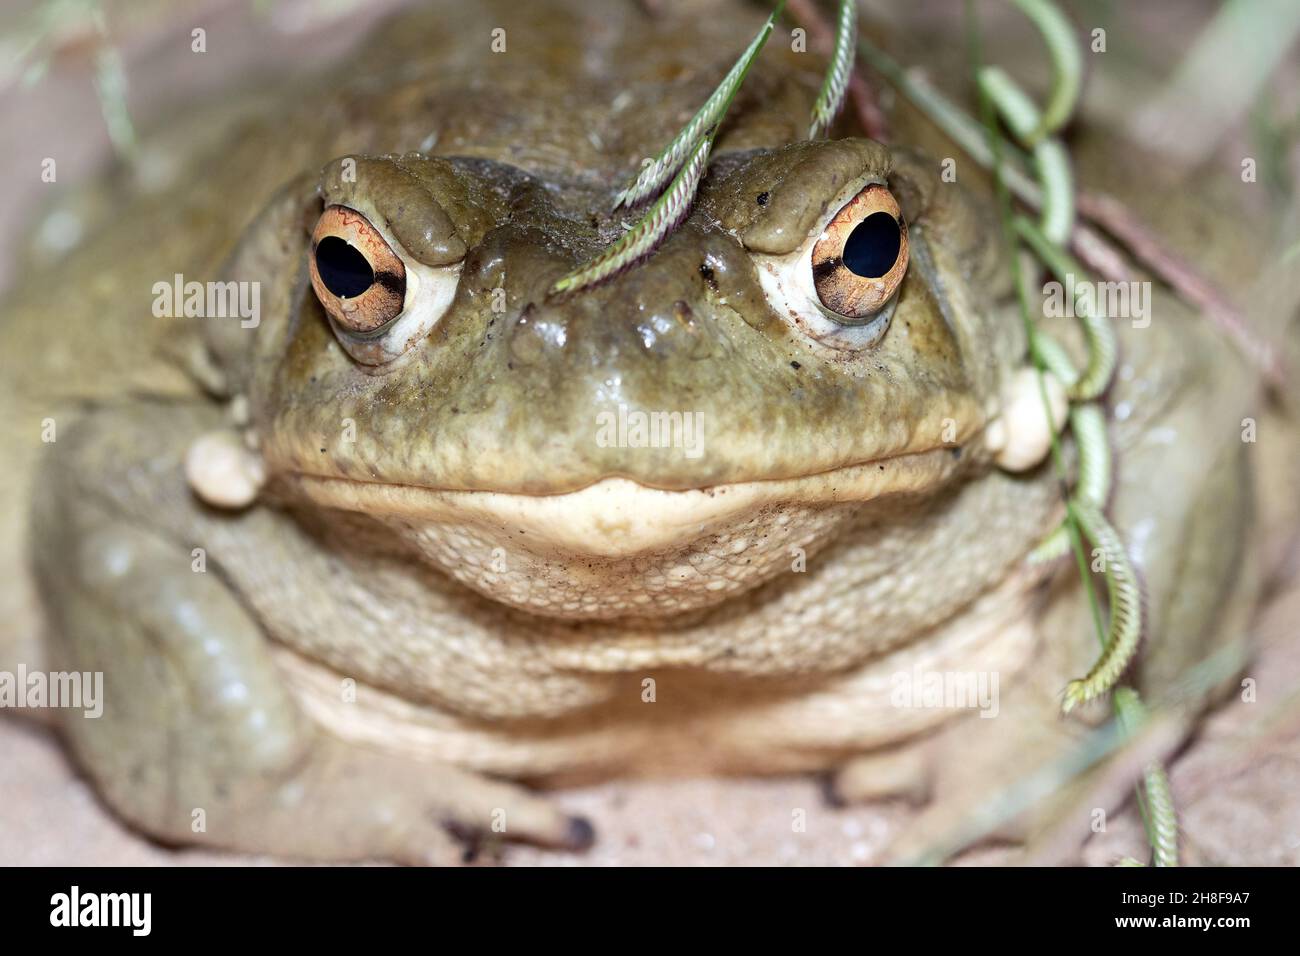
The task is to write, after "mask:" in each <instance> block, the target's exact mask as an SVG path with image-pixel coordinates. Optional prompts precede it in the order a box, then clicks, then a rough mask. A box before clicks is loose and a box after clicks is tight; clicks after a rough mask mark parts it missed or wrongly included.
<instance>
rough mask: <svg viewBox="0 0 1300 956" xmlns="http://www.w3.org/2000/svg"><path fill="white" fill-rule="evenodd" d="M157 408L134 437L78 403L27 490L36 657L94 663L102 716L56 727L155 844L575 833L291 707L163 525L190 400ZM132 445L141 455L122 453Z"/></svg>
mask: <svg viewBox="0 0 1300 956" xmlns="http://www.w3.org/2000/svg"><path fill="white" fill-rule="evenodd" d="M174 414H176V415H178V418H174V419H173V420H172V424H171V426H169V425H168V424H167V422H166V420H165V419H166V413H162V412H160V411H159V410H157V409H152V410H149V411H148V412H145V413H144V417H146V418H148V419H149V422H148V423H147V424H144V423H136V424H138V425H142V426H143V427H141V428H137V430H136V432H135V434H134V435H132V434H130V429H131V428H133V427H134V425H133V424H132V422H131V419H130V417H129V415H125V414H123V413H120V412H118V413H102V414H99V415H95V416H91V417H90V418H88V419H87V420H85V421H84V422H82V423H80V424H79V425H78V426H77V427H76V428H75V429H73V430H72V431H71V432H70V433H69V434H68V436H67V437H66V438H64V437H62V436H61V438H60V442H59V449H58V453H57V454H55V455H53V456H52V460H51V461H50V463H49V467H48V468H47V469H46V471H45V473H44V479H43V481H42V483H41V484H42V489H41V491H40V493H39V495H38V498H37V504H36V513H35V522H36V524H35V528H36V534H35V539H36V541H37V554H36V562H37V570H38V575H39V580H40V585H41V590H42V595H43V599H44V603H45V605H46V607H47V609H48V610H49V613H50V624H51V631H52V632H53V634H52V637H53V639H54V643H53V654H52V657H53V662H52V663H53V666H55V667H57V668H61V669H67V670H76V671H92V672H94V671H98V672H102V673H103V676H104V693H103V698H104V699H103V711H102V716H100V717H99V718H97V719H95V718H88V717H85V716H83V714H82V711H63V712H62V717H63V720H62V726H63V729H64V731H65V732H66V736H67V738H68V739H69V741H70V743H71V746H72V748H73V750H74V751H75V753H76V755H77V756H78V758H79V759H80V761H81V763H82V765H83V766H84V768H85V769H86V771H87V773H88V774H89V775H90V777H91V778H92V779H93V780H94V782H95V784H96V785H97V787H98V789H99V791H100V792H101V793H102V795H103V796H104V798H105V799H106V800H107V802H108V803H109V804H110V805H111V806H112V807H113V808H114V809H115V810H116V811H117V812H118V813H120V814H121V815H122V816H123V817H124V818H126V819H127V820H129V821H130V822H132V823H133V824H135V825H136V826H138V827H140V828H141V829H142V830H144V831H146V832H148V833H150V834H152V835H154V836H156V837H159V838H162V839H165V840H167V841H169V842H175V843H202V844H207V845H212V846H218V847H222V848H228V849H236V850H242V851H246V852H256V853H268V854H274V855H283V856H290V857H300V858H310V859H321V860H365V859H386V860H393V861H400V862H407V863H445V862H454V861H458V860H460V859H461V858H462V856H463V854H464V846H463V843H462V841H463V839H464V838H465V837H466V836H467V835H468V836H470V837H473V836H475V835H477V834H485V833H489V832H503V835H504V836H505V837H506V838H509V839H517V840H525V841H530V842H536V843H540V844H545V845H551V846H560V847H566V848H579V847H581V846H583V845H585V844H587V843H589V842H590V841H591V838H592V831H591V827H590V825H589V824H587V823H586V821H584V820H580V819H576V818H570V817H568V816H566V815H565V814H563V813H561V812H560V811H559V810H558V809H556V808H555V807H553V806H551V804H550V803H548V802H547V801H545V800H542V799H540V798H538V797H535V796H533V795H531V794H529V793H528V792H526V791H524V790H522V789H520V788H517V787H514V786H511V785H507V784H502V783H497V782H494V781H490V780H488V779H485V778H481V777H478V776H476V775H474V774H470V773H466V772H464V771H461V770H457V769H455V768H452V767H449V766H445V765H441V764H436V763H432V762H423V761H417V760H412V759H409V758H399V757H396V756H391V755H388V754H383V753H379V752H376V751H372V750H368V749H365V748H363V747H361V746H358V745H355V744H351V743H345V742H343V741H341V740H339V739H337V738H335V737H333V736H331V735H330V734H328V733H326V732H325V731H324V730H322V729H320V728H318V727H316V726H315V725H314V724H313V723H312V722H311V721H310V720H308V719H307V718H306V717H305V716H304V715H303V714H302V713H301V712H300V711H299V710H298V708H297V706H296V704H295V702H294V700H293V699H292V698H291V696H290V694H289V692H288V690H287V689H286V687H285V686H283V684H282V683H281V677H280V674H279V672H278V671H277V668H276V665H275V664H274V662H273V660H272V656H271V652H270V648H269V645H268V642H267V639H266V637H265V635H264V633H263V631H262V628H261V626H260V625H259V623H258V621H257V620H256V619H255V618H254V617H253V615H252V614H251V613H250V611H249V610H248V609H247V608H246V607H245V606H244V605H243V604H242V603H241V602H240V600H239V599H238V598H237V597H236V595H235V594H234V593H233V592H232V591H231V590H230V588H229V587H228V586H227V584H226V583H225V582H224V581H223V580H222V578H221V576H220V574H219V573H213V572H212V570H211V569H210V570H209V571H208V572H207V573H196V572H195V570H194V569H193V567H192V560H193V559H192V557H191V551H190V547H189V545H188V544H186V543H184V542H182V541H181V540H179V535H176V534H173V533H171V532H169V530H167V524H168V522H169V521H170V520H171V519H172V518H174V516H175V513H176V510H177V509H178V508H193V509H194V510H195V514H196V515H197V514H198V513H199V512H200V511H202V510H203V509H202V508H201V506H198V505H197V504H196V503H194V502H192V501H190V500H189V499H188V498H187V496H186V495H185V494H184V493H183V491H184V489H183V488H180V487H178V486H179V485H180V483H181V477H180V474H181V454H182V450H183V449H184V447H185V446H186V444H187V443H188V438H189V434H188V433H189V431H190V429H191V428H192V426H193V425H194V424H195V423H196V421H201V420H203V419H204V413H194V412H186V413H174ZM168 427H173V428H174V429H175V431H176V434H175V436H174V437H173V436H166V438H165V439H164V437H163V433H164V432H165V430H166V429H167V428H168ZM124 429H126V430H127V431H126V433H125V434H124ZM146 432H147V434H145V433H146ZM163 446H166V448H167V449H170V450H160V449H161V448H162V447H163ZM142 448H143V449H150V448H152V449H153V450H154V451H155V452H157V454H156V455H154V456H153V457H151V458H150V459H149V460H147V461H143V462H140V461H136V462H134V463H129V464H128V463H127V462H126V461H124V460H122V459H123V456H124V455H125V454H127V453H128V451H127V450H129V449H136V450H139V449H142ZM142 482H144V483H147V482H160V483H163V490H160V491H159V492H158V497H157V501H156V505H155V507H156V510H157V513H158V514H159V515H160V522H159V523H160V524H162V525H163V527H152V528H151V527H147V526H144V525H143V524H142V523H141V521H140V519H139V516H138V515H127V514H124V509H123V507H122V503H121V496H122V495H123V494H126V493H134V492H130V491H124V490H123V489H137V490H138V488H139V487H140V486H141V483H142ZM96 487H98V488H100V489H104V493H103V494H98V493H96V492H95V488H96ZM109 489H111V491H110V490H109ZM164 515H165V516H166V517H161V516H164ZM212 519H213V516H212V515H211V514H210V513H209V514H207V515H206V520H212Z"/></svg>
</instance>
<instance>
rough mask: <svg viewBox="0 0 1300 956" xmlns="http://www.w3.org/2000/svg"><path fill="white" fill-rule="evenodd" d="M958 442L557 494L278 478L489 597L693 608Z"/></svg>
mask: <svg viewBox="0 0 1300 956" xmlns="http://www.w3.org/2000/svg"><path fill="white" fill-rule="evenodd" d="M955 452H956V449H954V448H938V449H933V450H930V451H925V452H917V453H912V454H906V455H899V456H896V457H892V458H885V459H880V460H878V461H871V462H864V463H861V464H857V465H852V466H848V467H845V468H839V469H835V470H834V471H828V472H823V473H820V474H815V475H807V476H804V477H801V478H791V479H782V480H772V481H747V482H738V483H735V484H721V485H715V486H713V487H709V488H701V489H693V490H686V491H666V490H663V489H658V488H651V487H648V486H646V485H643V484H639V483H637V482H635V481H631V480H629V479H626V478H605V479H603V480H601V481H598V482H596V483H594V484H591V485H588V486H587V487H586V488H583V489H581V490H578V491H572V492H567V493H564V494H554V495H524V494H515V493H504V492H493V491H448V490H439V489H434V488H424V487H418V486H412V485H394V484H385V483H381V482H362V481H355V480H352V479H345V478H329V477H321V476H313V475H293V476H290V477H288V478H287V479H285V480H286V482H287V484H288V487H287V488H286V490H287V491H288V492H289V493H290V494H291V495H294V496H295V497H302V498H306V499H308V500H310V501H312V502H314V503H315V504H317V505H320V506H323V507H326V508H331V509H341V510H343V511H348V512H358V513H361V514H364V515H368V516H370V518H372V519H374V521H377V522H378V523H379V524H380V525H382V526H383V527H385V528H386V529H388V530H389V531H390V532H391V533H393V534H395V535H397V536H398V537H399V538H401V539H402V540H403V542H404V543H405V546H407V547H413V548H414V549H415V551H416V552H417V553H418V554H420V555H422V556H423V557H424V559H425V560H427V561H429V562H430V563H431V564H433V565H434V566H436V567H437V568H439V569H440V570H442V571H443V572H444V573H446V574H448V575H450V576H451V577H453V578H455V579H456V580H458V581H460V582H461V583H462V584H464V585H466V586H468V587H470V588H473V589H474V590H476V591H478V592H479V593H481V594H483V595H485V596H486V597H489V598H491V599H493V600H495V601H499V602H501V603H503V604H508V605H512V606H514V607H517V608H519V609H521V610H525V611H528V612H531V613H534V614H544V615H547V616H552V617H562V618H569V619H613V618H626V617H649V616H662V615H664V614H678V613H684V612H688V611H695V610H701V609H704V608H708V607H711V606H713V605H716V604H719V603H721V602H723V601H725V600H726V599H727V598H729V597H731V596H734V595H736V594H739V593H741V592H744V591H747V590H749V589H751V588H753V587H754V586H755V585H757V584H759V583H761V582H763V581H765V580H768V579H770V578H772V577H775V576H776V575H778V574H782V573H786V572H790V571H792V570H793V571H802V570H804V569H805V568H804V564H803V563H804V561H806V558H807V556H808V555H810V554H812V553H814V552H815V551H816V550H817V549H818V548H820V547H821V546H822V545H824V544H825V543H826V542H828V541H829V540H831V539H832V538H833V537H834V536H835V534H836V533H837V532H838V531H839V530H840V529H841V528H843V527H844V526H845V524H846V523H847V521H848V520H849V519H851V517H852V515H853V513H854V512H855V511H856V510H857V509H858V508H859V507H861V506H862V504H863V503H864V502H868V501H872V500H875V499H880V498H884V497H886V496H890V495H897V494H907V493H924V492H926V491H928V490H931V489H933V488H935V487H938V486H939V485H942V484H943V483H944V482H946V481H947V480H948V479H949V478H950V477H951V476H952V474H953V473H954V472H955V470H956V469H958V468H959V467H961V462H960V456H959V455H958V454H956V453H955Z"/></svg>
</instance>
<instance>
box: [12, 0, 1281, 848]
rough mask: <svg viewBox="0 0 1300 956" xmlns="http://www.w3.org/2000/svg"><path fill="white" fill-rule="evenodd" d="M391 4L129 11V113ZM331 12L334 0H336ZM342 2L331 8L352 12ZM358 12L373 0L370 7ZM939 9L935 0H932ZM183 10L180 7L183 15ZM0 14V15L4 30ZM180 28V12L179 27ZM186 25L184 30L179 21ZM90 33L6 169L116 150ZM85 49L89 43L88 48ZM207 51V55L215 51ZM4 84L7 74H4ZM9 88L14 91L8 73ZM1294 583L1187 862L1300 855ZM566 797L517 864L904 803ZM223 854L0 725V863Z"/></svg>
mask: <svg viewBox="0 0 1300 956" xmlns="http://www.w3.org/2000/svg"><path fill="white" fill-rule="evenodd" d="M391 5H392V4H391V3H371V4H368V5H361V4H354V5H352V6H353V8H354V9H353V10H352V12H351V13H346V14H344V18H345V19H343V20H339V19H334V18H330V19H324V20H321V19H319V18H318V17H317V14H316V13H314V12H313V11H314V10H317V9H319V7H318V5H313V4H311V3H309V2H307V0H291V2H287V3H283V4H280V5H279V6H278V7H277V10H276V13H275V15H274V18H275V19H274V23H273V26H274V28H273V29H266V28H265V27H266V23H265V22H264V23H262V24H260V25H259V24H258V23H257V22H256V21H254V20H252V19H250V17H251V16H252V14H250V13H249V8H250V7H251V5H250V4H244V3H229V2H217V3H182V4H168V5H166V10H167V15H168V16H169V17H172V18H178V19H181V20H185V19H186V17H187V16H189V17H190V19H193V20H194V22H203V23H204V24H205V25H206V26H207V27H208V29H209V34H210V36H214V37H216V36H223V35H224V36H227V37H234V38H238V39H239V41H240V42H239V43H238V44H233V45H231V46H230V47H229V48H230V49H232V50H233V49H238V50H239V53H238V54H237V56H236V58H235V59H234V60H231V59H229V58H227V59H226V60H224V61H223V62H222V63H221V64H220V65H218V64H215V63H213V64H209V65H210V66H211V67H212V68H211V70H210V71H208V72H205V71H204V70H206V68H207V67H206V66H205V67H204V69H201V70H195V69H194V68H193V67H192V66H191V65H190V64H192V63H193V62H194V61H193V60H192V58H191V59H187V65H186V66H185V67H184V68H183V69H180V70H178V65H177V62H176V60H175V57H174V56H173V55H172V54H169V53H168V52H167V50H168V44H167V43H165V42H164V40H165V38H168V37H173V38H174V37H175V36H177V35H178V34H177V28H176V23H175V21H174V20H173V21H172V22H169V23H166V24H165V25H163V26H155V25H153V24H155V23H156V22H161V21H163V20H166V18H165V17H163V18H157V19H153V20H151V19H150V17H151V15H152V14H154V13H157V12H158V11H159V10H162V9H163V7H164V5H163V4H160V3H154V2H152V0H149V2H138V3H135V4H133V5H132V10H133V11H134V13H133V16H135V17H137V18H138V19H137V20H135V21H133V23H132V24H131V25H130V26H129V27H128V28H126V29H125V30H124V34H125V43H124V56H125V58H126V59H127V61H128V63H129V64H130V70H129V72H130V75H131V77H132V90H133V93H132V108H133V111H138V112H139V113H140V114H141V115H151V114H155V113H156V112H157V111H158V110H160V109H162V108H163V107H164V106H165V103H164V102H163V101H162V97H163V94H162V93H158V92H156V91H159V90H165V91H166V96H168V97H171V98H172V99H173V100H175V101H183V100H184V99H185V98H186V97H190V96H200V95H202V94H203V93H204V92H205V91H210V90H212V89H214V88H218V87H219V86H220V84H221V83H222V82H224V81H225V79H226V77H228V76H229V75H231V73H232V72H240V73H243V74H250V75H251V74H255V73H256V72H257V71H259V70H268V69H270V67H268V64H272V63H276V62H282V61H285V60H287V59H291V58H292V57H294V56H297V55H300V51H301V50H303V49H310V50H312V51H314V53H316V54H319V55H321V56H328V55H330V51H331V44H333V45H334V47H335V48H337V47H339V46H340V45H341V43H342V41H340V40H337V38H338V37H339V36H341V35H346V34H348V32H349V31H348V30H339V29H338V25H339V24H340V23H347V24H350V25H351V27H355V28H356V29H358V30H359V29H360V25H361V24H363V23H364V22H365V21H366V20H368V19H370V18H372V17H374V16H376V15H378V14H379V13H380V12H382V9H383V8H384V7H386V6H391ZM327 6H329V5H327ZM348 6H349V4H347V3H338V4H334V5H333V7H334V8H335V9H336V10H337V9H346V8H347V7H348ZM362 6H364V7H365V9H364V11H361V10H360V7H362ZM922 6H928V7H930V8H934V6H935V5H934V4H933V3H931V4H923V5H922ZM178 10H179V11H183V13H181V14H177V11H178ZM10 16H15V17H16V15H15V14H11V13H9V12H6V13H5V14H3V16H2V17H0V26H5V27H6V28H7V27H9V26H11V25H12V21H9V20H8V19H7V18H9V17H10ZM187 22H188V21H187ZM185 32H186V33H188V26H185ZM84 44H85V37H84V36H83V35H80V34H77V33H73V34H72V35H71V36H70V37H69V38H68V40H67V42H66V44H65V45H63V46H62V47H61V48H60V51H59V52H58V54H57V56H56V57H55V59H54V61H53V63H52V66H51V68H50V70H49V71H48V73H47V75H46V76H45V78H44V79H42V80H41V81H40V82H41V84H42V86H41V96H40V98H39V99H37V98H33V97H31V96H26V95H23V96H17V95H9V91H8V90H6V91H5V95H4V97H3V98H2V99H0V125H3V127H4V128H5V129H10V130H13V129H21V130H23V131H24V135H23V136H22V137H20V138H19V140H18V141H17V142H10V143H9V144H7V147H6V150H5V151H4V155H3V156H2V157H0V172H3V173H5V174H6V181H10V182H12V181H13V178H12V177H11V176H9V175H8V173H9V172H10V170H12V169H16V168H21V167H23V166H24V164H33V165H34V164H37V163H39V157H40V156H42V155H45V154H46V153H47V152H48V150H49V148H50V147H49V146H48V143H50V142H59V143H60V144H62V145H61V146H60V152H59V156H60V177H61V178H63V177H64V176H65V175H66V176H67V177H68V178H69V179H73V180H75V179H77V178H84V177H85V176H87V175H89V174H90V172H91V171H92V170H94V169H95V168H97V167H98V166H99V165H100V164H102V162H103V159H104V157H105V155H106V154H107V151H108V141H107V136H106V134H105V133H104V131H103V123H102V121H101V119H100V114H99V108H98V104H97V103H96V101H95V98H94V95H93V92H91V91H92V90H93V87H92V85H91V79H90V77H91V72H90V66H89V58H88V57H86V56H85V55H84ZM79 51H80V52H79ZM214 59H215V58H214ZM0 79H3V78H2V77H0ZM10 86H12V84H10ZM40 200H41V197H40V196H39V195H37V194H35V193H33V191H31V190H28V191H26V192H22V191H20V194H19V195H17V196H16V197H15V198H14V201H13V202H6V203H5V204H2V205H0V288H2V287H3V286H4V284H5V281H6V279H7V278H8V277H9V274H10V272H9V270H11V268H12V249H13V242H14V238H15V236H16V235H18V234H20V232H21V229H20V224H23V223H27V222H30V221H31V220H32V217H33V216H35V215H36V213H37V210H38V207H39V203H40ZM1297 622H1300V581H1296V580H1294V579H1293V580H1292V581H1291V583H1290V584H1289V585H1288V586H1287V587H1285V588H1279V589H1278V590H1277V591H1276V592H1275V593H1274V595H1273V598H1272V600H1271V601H1270V604H1269V606H1268V607H1267V609H1266V610H1265V611H1264V612H1263V613H1262V614H1261V616H1260V618H1259V621H1258V625H1257V639H1258V645H1257V646H1258V655H1257V657H1256V659H1255V661H1254V663H1253V664H1252V665H1251V666H1250V667H1249V668H1248V671H1247V673H1248V675H1250V676H1253V677H1254V678H1256V680H1257V693H1258V696H1257V698H1256V700H1255V701H1254V702H1250V703H1248V702H1245V701H1241V700H1236V699H1234V700H1233V701H1232V702H1230V703H1228V704H1227V705H1225V706H1223V707H1222V708H1221V709H1219V710H1218V711H1217V712H1215V713H1214V714H1213V715H1212V716H1211V717H1210V718H1209V719H1208V720H1207V721H1206V722H1205V724H1204V726H1203V727H1202V729H1201V731H1200V733H1199V734H1198V736H1197V737H1196V739H1195V740H1194V741H1193V742H1192V743H1191V744H1190V745H1189V746H1188V747H1187V749H1186V750H1185V751H1184V752H1183V753H1182V754H1180V755H1179V757H1178V758H1177V759H1176V760H1175V761H1174V763H1173V765H1172V768H1171V778H1172V784H1173V789H1174V794H1175V799H1176V802H1177V805H1178V807H1179V809H1180V813H1181V818H1182V824H1183V829H1184V836H1183V854H1184V859H1185V862H1187V863H1193V864H1206V865H1243V864H1265V865H1287V866H1294V865H1297V864H1300V634H1298V633H1297V629H1298V628H1300V623H1297ZM555 799H556V800H558V801H559V802H560V803H561V804H562V805H563V806H564V807H566V808H567V809H569V810H570V811H572V812H574V813H581V814H584V815H586V816H588V817H589V818H590V819H591V820H592V821H593V822H594V824H595V826H596V828H597V832H598V835H599V840H598V843H597V845H596V846H595V847H594V848H593V849H592V850H591V851H590V852H588V853H587V854H584V855H581V856H573V855H566V854H558V853H551V852H543V851H538V850H533V849H529V848H511V849H510V850H508V851H507V853H506V855H505V862H506V863H508V864H513V865H577V864H586V865H597V866H601V865H655V864H684V865H760V864H775V865H860V864H869V863H872V862H875V861H877V860H878V858H879V854H880V853H881V851H882V849H883V847H884V846H885V845H886V844H887V843H888V841H889V839H890V837H891V835H892V834H894V833H895V832H896V831H897V830H898V828H899V827H900V826H901V825H902V824H903V822H904V821H905V819H906V815H907V814H908V813H909V812H911V811H909V810H908V809H907V808H906V807H904V806H902V805H891V804H885V805H878V806H869V807H857V808H848V809H832V808H830V807H828V806H827V805H826V803H825V801H824V799H823V797H822V794H821V790H820V787H819V785H818V783H817V782H816V781H813V780H808V779H778V780H765V781H760V780H739V781H737V780H722V781H719V780H688V781H665V782H638V783H624V784H609V785H604V786H600V787H593V788H587V789H579V790H570V791H565V792H561V793H559V794H557V795H556V797H555ZM795 808H803V809H804V810H805V811H806V813H807V828H806V832H804V833H792V832H791V827H790V820H791V811H792V810H793V809H795ZM1143 846H1144V838H1143V835H1142V832H1141V824H1140V821H1139V820H1138V818H1137V815H1136V813H1135V812H1134V809H1133V808H1132V806H1131V805H1130V806H1129V807H1127V808H1126V809H1125V811H1124V812H1123V813H1122V814H1120V815H1119V816H1116V817H1113V818H1112V819H1111V821H1110V824H1109V826H1108V828H1107V831H1106V832H1104V833H1101V834H1098V835H1096V836H1094V838H1093V839H1092V840H1091V841H1090V842H1089V843H1088V845H1087V846H1086V847H1085V850H1084V855H1083V860H1084V862H1087V863H1091V864H1099V865H1105V864H1109V863H1113V862H1114V861H1115V860H1117V859H1118V858H1120V857H1122V856H1126V855H1133V856H1143ZM1006 852H1007V851H1006V850H1005V849H996V848H995V849H983V850H977V851H972V852H970V853H968V854H966V855H965V856H964V857H962V858H961V860H960V861H959V862H966V863H994V862H998V861H1000V860H1002V859H1004V858H1005V857H1006ZM270 862H272V861H269V860H261V859H248V858H243V857H235V856H230V855H225V854H219V853H213V852H207V851H196V850H179V851H176V850H169V849H165V848H162V847H159V846H157V845H155V844H153V843H151V842H149V841H148V840H146V839H144V838H142V837H140V836H139V835H137V834H135V833H133V832H131V831H130V830H129V829H127V828H125V827H124V826H123V825H122V824H121V823H120V822H118V821H117V820H116V819H115V818H114V817H112V816H111V815H110V814H109V813H108V812H107V811H106V809H105V808H104V807H103V806H102V805H101V804H100V803H99V801H98V800H97V798H96V797H95V795H94V793H93V791H92V790H91V789H90V787H89V786H88V785H87V784H86V782H85V781H84V780H82V779H80V778H79V777H78V776H77V774H76V772H75V771H74V769H73V768H72V766H71V765H70V763H69V761H68V760H67V759H66V757H65V755H64V754H63V753H62V751H61V750H60V748H59V746H58V743H57V741H56V740H54V739H53V738H52V737H51V735H50V734H49V733H48V732H47V731H45V730H44V729H43V728H41V727H38V726H35V725H32V724H29V723H26V722H23V721H18V720H12V719H3V720H0V865H16V864H28V865H31V864H35V865H52V864H73V865H108V864H115V865H200V864H204V865H206V864H218V865H221V864H235V863H270Z"/></svg>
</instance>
